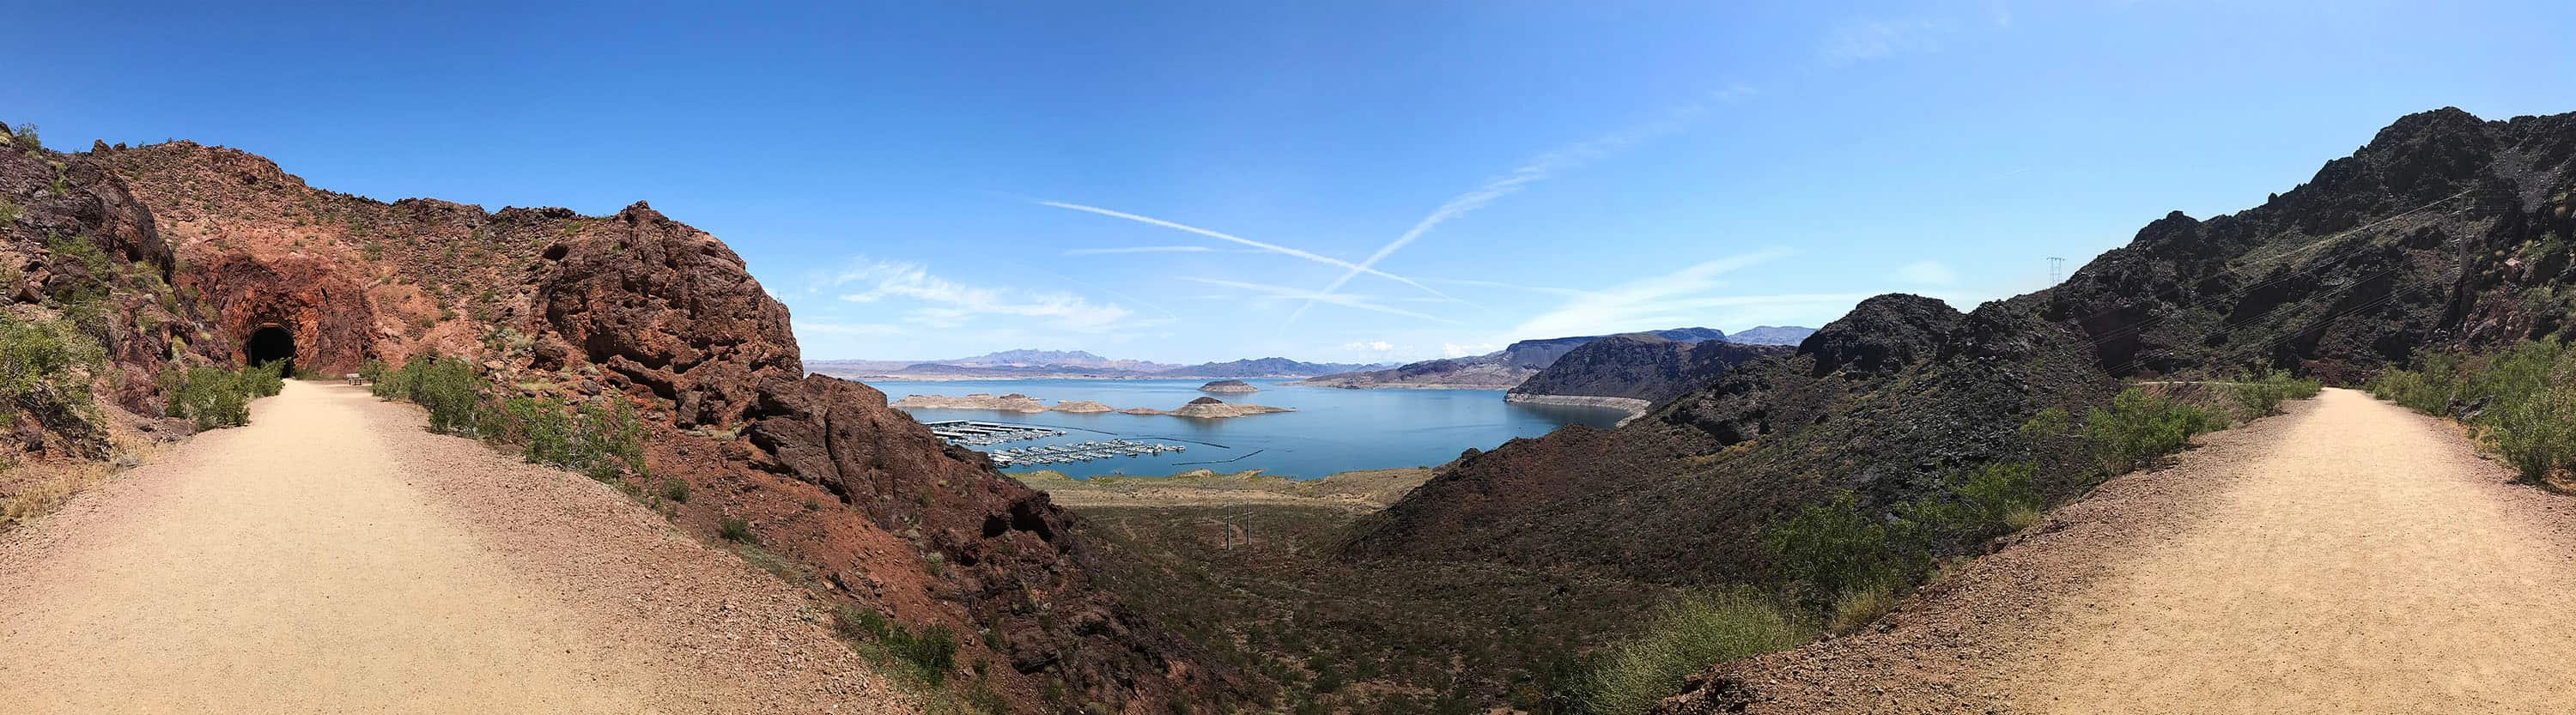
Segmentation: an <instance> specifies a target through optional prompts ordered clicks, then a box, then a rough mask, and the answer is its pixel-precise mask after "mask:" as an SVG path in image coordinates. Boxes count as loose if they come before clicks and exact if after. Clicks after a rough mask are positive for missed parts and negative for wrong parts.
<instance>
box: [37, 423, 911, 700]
mask: <svg viewBox="0 0 2576 715" xmlns="http://www.w3.org/2000/svg"><path fill="white" fill-rule="evenodd" d="M253 410H254V412H253V417H254V419H253V422H252V424H251V426H249V427H245V428H240V429H231V430H219V431H214V432H209V433H206V434H202V435H199V436H197V437H196V438H194V439H192V440H190V441H188V442H186V443H183V444H180V445H177V446H174V447H172V448H169V449H167V450H165V451H163V452H161V453H160V454H158V455H156V456H154V457H153V458H151V459H150V460H148V461H147V462H146V463H145V464H143V465H141V466H140V467H138V468H136V469H134V470H132V471H130V472H127V473H124V474H121V475H118V476H116V477H114V478H112V479H109V480H107V481H105V482H104V483H102V484H100V485H98V486H96V487H94V488H92V489H89V490H87V491H85V492H83V493H81V494H79V495H77V496H75V497H73V498H72V499H71V501H70V502H69V503H68V504H67V505H66V506H65V507H64V508H63V510H61V511H60V512H58V513H55V514H53V515H51V516H49V517H45V518H42V519H39V520H37V521H34V522H32V523H30V524H28V525H26V526H24V527H22V528H18V529H15V530H13V531H11V532H9V533H7V534H5V535H0V702H6V703H9V705H8V708H7V709H8V710H9V711H10V712H13V713H51V712H64V713H93V712H121V713H154V712H271V713H296V712H314V713H322V712H390V711H400V712H435V713H505V712H550V713H652V712H661V713H718V712H721V713H754V712H800V713H813V712H897V711H902V710H904V709H905V708H904V706H903V705H901V704H900V703H899V702H898V701H897V700H896V699H895V696H893V695H892V694H891V692H890V691H889V690H888V689H887V687H886V686H885V685H884V683H883V682H882V681H881V680H879V679H878V678H876V676H874V675H872V674H870V673H869V672H868V671H867V670H866V666H864V665H863V664H861V663H860V661H859V660H858V658H857V657H856V656H855V655H854V654H853V653H852V652H851V651H850V649H849V648H848V647H846V646H844V645H842V644H840V643H839V642H837V641H835V640H834V639H833V637H832V634H831V631H830V626H829V625H828V622H827V621H828V619H826V618H825V617H824V616H823V615H822V614H821V612H820V611H819V610H818V609H816V608H815V607H814V606H813V605H812V604H811V603H810V602H809V601H808V599H807V597H806V596H805V595H804V594H803V593H802V592H800V591H798V590H796V589H794V588H792V587H790V586H788V585H786V584H785V583H783V582H781V581H779V580H778V579H776V578H773V577H771V576H770V575H768V574H766V573H762V572H760V571H758V570H755V569H753V568H751V567H750V566H748V565H746V564H745V563H744V562H743V561H742V560H740V559H738V558H736V557H735V556H734V555H732V554H728V553H724V552H721V551H717V550H714V549H710V548H707V547H705V546H702V545H700V544H698V543H697V542H695V541H692V540H691V539H689V538H688V537H686V536H684V535H682V534H680V533H678V532H677V531H675V530H673V529H672V528H671V527H670V526H668V524H667V523H666V522H665V521H664V520H663V519H662V518H661V517H660V516H659V515H657V514H654V513H653V512H651V511H649V510H647V509H646V508H644V507H642V506H640V505H638V504H636V503H634V502H633V501H631V500H629V499H627V498H626V497H625V496H623V495H621V494H618V493H617V492H615V491H614V490H612V489H610V488H609V487H607V486H606V485H603V484H600V483H597V482H593V481H591V480H589V479H586V478H583V477H581V476H580V475H577V474H573V473H570V472H564V471H559V470H554V469H548V468H543V467H537V466H531V465H527V464H524V463H521V462H520V461H519V460H518V459H517V458H516V457H514V456H509V455H502V454H498V453H495V452H493V451H492V450H490V449H489V448H487V447H485V446H483V445H481V444H480V443H476V442H473V441H470V440H464V439H457V438H452V437H442V436H437V435H433V434H429V433H427V432H425V431H423V430H422V429H421V426H420V425H421V417H420V413H419V412H418V410H417V409H415V408H412V407H409V406H404V405H398V404H393V403H383V402H378V401H376V400H375V399H374V398H372V397H370V396H368V395H367V393H366V392H365V390H363V389H361V388H355V387H346V386H338V385H325V384H315V383H291V384H289V385H288V387H287V389H286V391H285V393H284V394H282V395H280V396H278V397H275V398H270V399H266V400H262V401H260V402H258V403H256V404H254V405H253Z"/></svg>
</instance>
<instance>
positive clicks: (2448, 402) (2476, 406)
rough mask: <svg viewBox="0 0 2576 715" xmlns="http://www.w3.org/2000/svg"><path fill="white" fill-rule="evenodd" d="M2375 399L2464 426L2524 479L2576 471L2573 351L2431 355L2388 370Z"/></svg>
mask: <svg viewBox="0 0 2576 715" xmlns="http://www.w3.org/2000/svg"><path fill="white" fill-rule="evenodd" d="M2370 391H2371V394H2374V395H2377V396H2379V397H2380V398H2381V399H2385V400H2389V401H2391V402H2396V403H2398V404H2400V405H2404V406H2407V407H2410V408H2414V409H2417V410H2421V411H2424V412H2429V413H2433V414H2437V415H2445V416H2451V417H2457V418H2460V419H2462V420H2464V421H2466V422H2467V423H2468V424H2469V426H2470V427H2471V428H2472V429H2474V430H2475V431H2476V433H2477V436H2478V440H2479V442H2481V443H2483V444H2484V445H2486V446H2487V448H2489V449H2492V450H2495V452H2496V454H2497V456H2500V457H2503V458H2504V460H2505V462H2506V463H2508V464H2512V465H2513V466H2514V469H2515V470H2516V471H2517V472H2520V473H2521V475H2522V478H2523V479H2526V480H2538V479H2541V478H2543V477H2546V476H2548V475H2549V473H2550V472H2552V471H2556V470H2560V469H2567V468H2571V467H2576V350H2570V349H2568V348H2567V347H2566V346H2564V345H2560V344H2558V343H2555V342H2545V341H2534V342H2525V343H2522V344H2519V345H2515V346H2513V347H2511V348H2507V349H2505V350H2504V351H2502V352H2499V353H2496V354H2494V355H2486V356H2474V355H2464V354H2455V353H2431V354H2427V355H2424V356H2422V358H2421V359H2419V360H2418V361H2417V369H2415V370H2389V371H2387V372H2383V373H2381V374H2380V375H2379V376H2378V377H2377V378H2375V379H2373V380H2371V382H2370Z"/></svg>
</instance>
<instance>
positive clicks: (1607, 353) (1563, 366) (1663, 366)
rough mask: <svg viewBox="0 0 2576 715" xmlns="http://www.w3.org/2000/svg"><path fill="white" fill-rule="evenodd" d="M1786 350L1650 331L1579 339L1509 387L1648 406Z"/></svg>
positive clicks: (1514, 391) (1520, 391)
mask: <svg viewBox="0 0 2576 715" xmlns="http://www.w3.org/2000/svg"><path fill="white" fill-rule="evenodd" d="M1788 352H1790V350H1789V349H1788V348H1783V347H1776V346H1767V345H1739V344H1736V343H1733V342H1725V341H1717V340H1709V341H1703V342H1696V343H1690V342H1677V341H1673V340H1667V339H1664V338H1662V337H1659V336H1656V335H1654V334H1652V333H1636V334H1630V335H1613V336H1610V337H1606V338H1602V339H1599V340H1594V341H1591V342H1588V343H1584V344H1583V345H1581V346H1578V347H1576V348H1575V349H1574V350H1572V351H1569V352H1567V353H1566V354H1565V356H1564V357H1561V358H1558V359H1557V360H1556V361H1555V362H1553V363H1550V364H1549V365H1548V366H1547V367H1546V368H1545V369H1542V370H1539V371H1538V374H1536V375H1531V376H1530V378H1529V379H1528V380H1524V381H1522V382H1521V384H1520V386H1518V387H1514V388H1512V389H1511V394H1512V395H1515V396H1553V397H1619V398H1628V399H1634V400H1642V401H1644V402H1646V403H1648V404H1653V403H1659V402H1663V401H1665V400H1669V399H1672V398H1674V397H1679V396H1681V395H1682V394H1683V393H1687V392H1690V391H1691V390H1694V389H1697V388H1698V387H1699V386H1701V385H1705V384H1708V383H1709V382H1710V381H1712V380H1715V379H1717V376H1718V375H1720V374H1723V373H1725V372H1726V371H1727V370H1728V369H1731V368H1733V367H1735V366H1736V365H1739V364H1742V363H1744V362H1745V361H1748V360H1753V359H1755V358H1761V357H1769V356H1775V355H1780V354H1784V353H1788Z"/></svg>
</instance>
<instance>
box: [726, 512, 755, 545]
mask: <svg viewBox="0 0 2576 715" xmlns="http://www.w3.org/2000/svg"><path fill="white" fill-rule="evenodd" d="M716 535H717V536H721V537H724V540H726V541H731V542H735V543H740V544H757V543H760V535H759V534H754V533H751V522H748V521H743V520H741V519H731V518H727V519H719V520H717V521H716Z"/></svg>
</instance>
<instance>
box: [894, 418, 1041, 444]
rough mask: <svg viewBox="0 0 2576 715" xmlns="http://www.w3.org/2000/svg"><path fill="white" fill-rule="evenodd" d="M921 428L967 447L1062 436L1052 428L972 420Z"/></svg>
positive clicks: (929, 424)
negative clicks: (926, 428)
mask: <svg viewBox="0 0 2576 715" xmlns="http://www.w3.org/2000/svg"><path fill="white" fill-rule="evenodd" d="M923 426H925V427H929V428H930V433H931V434H933V435H936V436H938V437H939V438H940V439H941V440H945V441H947V442H948V443H949V444H956V445H964V446H968V447H989V446H992V445H996V444H1004V443H1009V442H1025V441H1028V440H1032V439H1045V438H1048V437H1062V436H1064V430H1060V429H1055V428H1053V427H1036V426H1031V425H1006V424H1002V423H1000V422H976V421H973V420H948V421H944V422H931V423H927V424H924V425H923Z"/></svg>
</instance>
